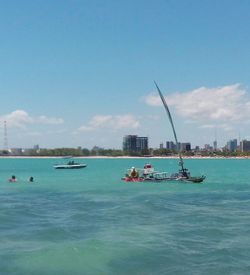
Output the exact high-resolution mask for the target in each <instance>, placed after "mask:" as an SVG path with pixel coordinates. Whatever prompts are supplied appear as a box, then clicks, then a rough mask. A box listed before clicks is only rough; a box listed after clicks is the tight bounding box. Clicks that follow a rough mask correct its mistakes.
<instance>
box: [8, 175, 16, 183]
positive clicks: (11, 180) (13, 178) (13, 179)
mask: <svg viewBox="0 0 250 275" xmlns="http://www.w3.org/2000/svg"><path fill="white" fill-rule="evenodd" d="M16 181H17V179H16V176H15V175H13V176H12V177H11V178H10V179H9V182H16Z"/></svg>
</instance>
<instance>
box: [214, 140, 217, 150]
mask: <svg viewBox="0 0 250 275" xmlns="http://www.w3.org/2000/svg"><path fill="white" fill-rule="evenodd" d="M217 148H218V147H217V140H215V141H214V151H217Z"/></svg>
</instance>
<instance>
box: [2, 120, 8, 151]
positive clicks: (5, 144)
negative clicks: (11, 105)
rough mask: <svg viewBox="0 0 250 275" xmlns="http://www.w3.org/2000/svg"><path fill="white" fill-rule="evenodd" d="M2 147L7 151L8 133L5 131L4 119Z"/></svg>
mask: <svg viewBox="0 0 250 275" xmlns="http://www.w3.org/2000/svg"><path fill="white" fill-rule="evenodd" d="M3 149H4V150H6V151H8V149H9V146H8V133H7V121H6V120H5V121H4V139H3Z"/></svg>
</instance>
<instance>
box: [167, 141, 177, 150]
mask: <svg viewBox="0 0 250 275" xmlns="http://www.w3.org/2000/svg"><path fill="white" fill-rule="evenodd" d="M166 149H167V150H176V145H175V143H174V142H173V141H167V142H166Z"/></svg>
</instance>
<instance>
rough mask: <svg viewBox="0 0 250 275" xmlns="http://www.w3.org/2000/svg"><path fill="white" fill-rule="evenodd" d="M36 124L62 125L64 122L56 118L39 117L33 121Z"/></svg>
mask: <svg viewBox="0 0 250 275" xmlns="http://www.w3.org/2000/svg"><path fill="white" fill-rule="evenodd" d="M35 121H36V122H38V123H42V124H53V125H56V124H62V123H63V122H64V120H63V119H62V118H56V117H46V116H39V117H38V118H36V119H35Z"/></svg>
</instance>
